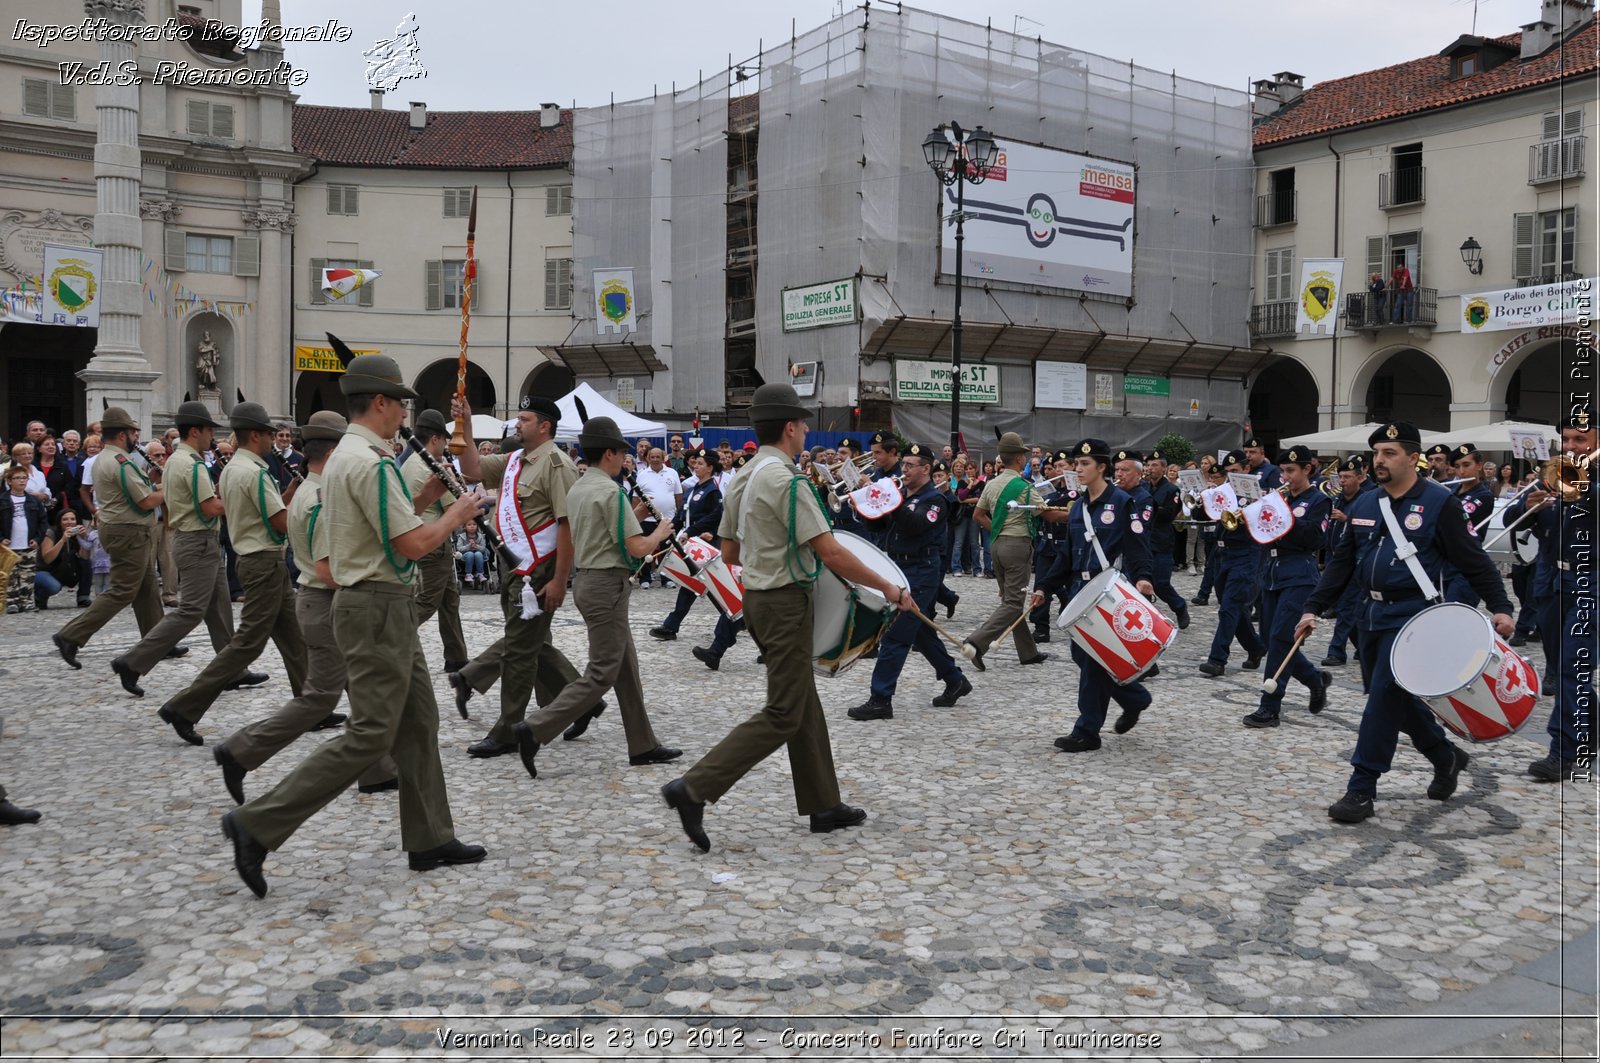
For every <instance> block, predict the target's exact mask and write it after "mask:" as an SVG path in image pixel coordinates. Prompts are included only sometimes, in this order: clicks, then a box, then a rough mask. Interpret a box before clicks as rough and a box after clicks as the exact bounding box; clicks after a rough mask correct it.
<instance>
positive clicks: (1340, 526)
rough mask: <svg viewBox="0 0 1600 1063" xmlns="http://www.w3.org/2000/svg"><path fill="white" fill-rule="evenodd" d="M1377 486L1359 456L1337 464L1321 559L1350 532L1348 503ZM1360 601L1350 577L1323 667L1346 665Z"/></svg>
mask: <svg viewBox="0 0 1600 1063" xmlns="http://www.w3.org/2000/svg"><path fill="white" fill-rule="evenodd" d="M1377 486H1378V485H1377V484H1375V483H1373V482H1372V481H1371V480H1370V479H1368V478H1367V465H1366V462H1364V461H1362V460H1361V458H1360V457H1352V458H1346V459H1345V460H1344V461H1342V462H1340V463H1339V497H1338V498H1337V499H1335V500H1334V501H1333V505H1332V508H1331V509H1329V511H1328V536H1327V540H1326V542H1325V544H1324V546H1323V553H1322V556H1323V557H1324V558H1331V557H1332V556H1333V555H1334V551H1336V550H1338V549H1339V540H1340V539H1343V538H1344V537H1345V536H1346V535H1348V534H1349V530H1350V515H1349V513H1348V512H1347V511H1348V510H1349V508H1350V504H1351V503H1353V502H1354V501H1355V500H1356V497H1357V496H1358V495H1360V494H1362V493H1363V492H1365V491H1369V490H1372V489H1374V488H1376V487H1377ZM1363 601H1364V596H1363V595H1362V594H1361V587H1360V586H1359V585H1358V584H1357V583H1356V581H1354V580H1351V581H1350V584H1349V585H1348V586H1346V587H1345V589H1344V593H1343V594H1341V595H1340V596H1339V602H1338V604H1337V605H1336V606H1335V607H1334V616H1335V617H1336V619H1335V620H1334V624H1333V638H1331V639H1330V640H1329V641H1328V652H1327V653H1326V654H1324V655H1323V658H1322V667H1324V668H1337V667H1342V666H1343V665H1344V664H1345V661H1346V658H1345V646H1346V645H1347V644H1349V643H1350V642H1353V641H1354V640H1355V637H1356V616H1357V614H1358V613H1359V612H1360V611H1361V606H1362V603H1363ZM1360 655H1361V648H1360V647H1359V646H1357V647H1356V656H1358V657H1359V656H1360Z"/></svg>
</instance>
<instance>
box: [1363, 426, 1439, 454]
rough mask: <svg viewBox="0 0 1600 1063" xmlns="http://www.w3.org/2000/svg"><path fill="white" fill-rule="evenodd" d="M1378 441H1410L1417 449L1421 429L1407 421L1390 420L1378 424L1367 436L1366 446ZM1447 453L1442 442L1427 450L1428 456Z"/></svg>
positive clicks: (1420, 443)
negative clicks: (1386, 422)
mask: <svg viewBox="0 0 1600 1063" xmlns="http://www.w3.org/2000/svg"><path fill="white" fill-rule="evenodd" d="M1379 443H1401V444H1405V443H1410V444H1411V445H1412V446H1414V447H1416V448H1417V449H1418V450H1421V449H1422V431H1421V429H1419V428H1418V427H1417V426H1416V425H1414V424H1411V423H1409V422H1407V421H1390V422H1389V423H1388V424H1382V425H1379V426H1378V427H1377V429H1376V430H1375V431H1374V432H1373V433H1372V434H1371V435H1370V436H1368V437H1367V446H1369V447H1375V446H1377V445H1378V444H1379ZM1448 453H1450V448H1449V447H1447V446H1445V445H1444V444H1442V443H1438V444H1435V445H1434V447H1433V449H1431V450H1429V451H1428V454H1429V455H1430V456H1431V455H1433V454H1448Z"/></svg>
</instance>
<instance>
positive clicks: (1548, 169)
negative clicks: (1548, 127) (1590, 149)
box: [1528, 137, 1588, 185]
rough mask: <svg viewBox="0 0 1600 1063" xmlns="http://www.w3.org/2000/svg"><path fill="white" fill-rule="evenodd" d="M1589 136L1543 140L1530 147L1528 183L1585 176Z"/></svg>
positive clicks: (1538, 183)
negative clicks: (1585, 152) (1584, 166)
mask: <svg viewBox="0 0 1600 1063" xmlns="http://www.w3.org/2000/svg"><path fill="white" fill-rule="evenodd" d="M1587 140H1588V138H1587V137H1562V138H1561V139H1560V140H1542V141H1540V142H1539V143H1537V144H1534V145H1532V146H1530V147H1529V148H1528V183H1529V184H1530V185H1542V184H1546V183H1548V182H1550V181H1565V180H1567V179H1568V178H1572V177H1582V176H1583V152H1584V148H1585V147H1586V146H1587V144H1586V142H1587Z"/></svg>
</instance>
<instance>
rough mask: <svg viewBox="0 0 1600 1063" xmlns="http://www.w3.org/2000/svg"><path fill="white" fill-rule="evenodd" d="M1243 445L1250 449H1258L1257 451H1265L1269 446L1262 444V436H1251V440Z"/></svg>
mask: <svg viewBox="0 0 1600 1063" xmlns="http://www.w3.org/2000/svg"><path fill="white" fill-rule="evenodd" d="M1242 445H1243V446H1245V447H1250V448H1253V449H1256V450H1265V449H1267V445H1266V444H1265V443H1263V442H1261V437H1260V436H1251V437H1250V438H1249V439H1246V440H1245V441H1244V443H1243V444H1242Z"/></svg>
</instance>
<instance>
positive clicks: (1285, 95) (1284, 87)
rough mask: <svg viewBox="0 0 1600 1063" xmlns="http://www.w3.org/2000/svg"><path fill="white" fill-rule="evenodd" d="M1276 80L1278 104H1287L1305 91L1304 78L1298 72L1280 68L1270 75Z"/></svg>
mask: <svg viewBox="0 0 1600 1063" xmlns="http://www.w3.org/2000/svg"><path fill="white" fill-rule="evenodd" d="M1272 76H1273V78H1275V79H1276V80H1277V82H1278V99H1279V101H1280V105H1287V104H1291V103H1293V102H1294V101H1295V100H1298V99H1299V98H1300V97H1301V96H1302V95H1303V94H1304V93H1305V91H1306V79H1305V78H1303V77H1301V76H1300V75H1299V74H1294V73H1291V72H1289V71H1287V70H1280V71H1279V72H1278V73H1276V74H1274V75H1272Z"/></svg>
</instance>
